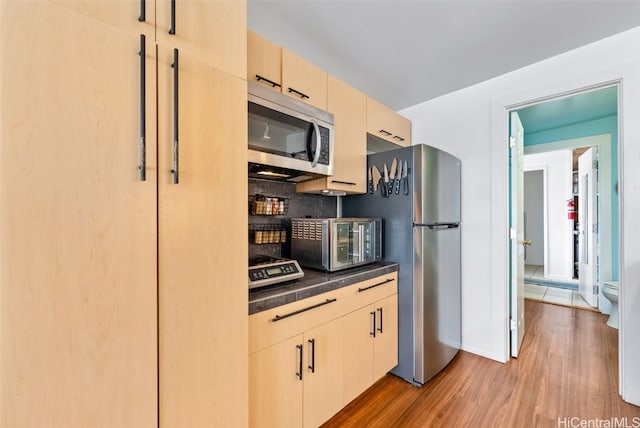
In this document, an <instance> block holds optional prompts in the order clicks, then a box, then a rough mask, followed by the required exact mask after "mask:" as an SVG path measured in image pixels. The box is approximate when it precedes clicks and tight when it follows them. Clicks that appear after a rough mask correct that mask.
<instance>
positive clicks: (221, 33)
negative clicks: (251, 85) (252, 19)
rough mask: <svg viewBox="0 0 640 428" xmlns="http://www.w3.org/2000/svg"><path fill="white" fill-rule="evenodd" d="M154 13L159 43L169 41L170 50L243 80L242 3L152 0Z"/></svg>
mask: <svg viewBox="0 0 640 428" xmlns="http://www.w3.org/2000/svg"><path fill="white" fill-rule="evenodd" d="M156 13H157V19H156V34H157V38H158V42H159V43H162V41H163V40H170V43H171V47H173V48H177V49H179V50H180V51H181V52H184V53H187V52H191V53H192V54H193V55H195V56H197V57H199V58H200V60H201V61H204V62H206V63H209V64H210V65H212V66H214V67H216V68H218V69H220V70H222V71H225V72H227V73H231V74H233V75H235V76H238V77H241V78H243V79H244V78H245V76H246V70H247V32H246V28H247V27H246V20H247V5H246V0H223V1H198V0H156ZM169 36H170V37H169Z"/></svg>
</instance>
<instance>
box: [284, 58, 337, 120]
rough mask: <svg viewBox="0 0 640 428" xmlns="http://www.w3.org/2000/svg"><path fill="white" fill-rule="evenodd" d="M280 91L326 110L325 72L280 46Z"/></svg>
mask: <svg viewBox="0 0 640 428" xmlns="http://www.w3.org/2000/svg"><path fill="white" fill-rule="evenodd" d="M282 93H284V94H287V95H290V96H291V97H293V98H295V99H298V100H301V101H304V102H306V103H308V104H311V105H313V106H316V107H318V108H320V109H322V110H327V72H326V71H324V70H322V69H321V68H318V67H316V66H315V65H313V64H312V63H310V62H309V61H307V60H306V59H304V58H302V57H300V56H298V55H296V54H294V53H293V52H291V51H290V50H288V49H286V48H282Z"/></svg>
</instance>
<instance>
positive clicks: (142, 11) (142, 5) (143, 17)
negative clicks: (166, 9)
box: [138, 0, 147, 22]
mask: <svg viewBox="0 0 640 428" xmlns="http://www.w3.org/2000/svg"><path fill="white" fill-rule="evenodd" d="M146 4H147V0H140V16H139V17H138V21H140V22H144V21H146V20H147V11H146Z"/></svg>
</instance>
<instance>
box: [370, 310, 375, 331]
mask: <svg viewBox="0 0 640 428" xmlns="http://www.w3.org/2000/svg"><path fill="white" fill-rule="evenodd" d="M369 314H371V315H373V329H371V332H370V333H369V334H370V335H371V336H373V337H376V311H373V312H369Z"/></svg>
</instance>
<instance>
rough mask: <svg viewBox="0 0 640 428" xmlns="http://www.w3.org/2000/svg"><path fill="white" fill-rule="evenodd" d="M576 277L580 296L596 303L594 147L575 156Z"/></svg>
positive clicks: (595, 160) (591, 302)
mask: <svg viewBox="0 0 640 428" xmlns="http://www.w3.org/2000/svg"><path fill="white" fill-rule="evenodd" d="M578 278H579V280H580V295H582V297H584V300H586V301H587V303H589V305H591V306H593V307H594V308H595V307H597V306H598V148H597V147H592V148H590V149H589V150H587V151H586V152H584V153H583V154H582V155H581V156H580V157H579V158H578Z"/></svg>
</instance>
